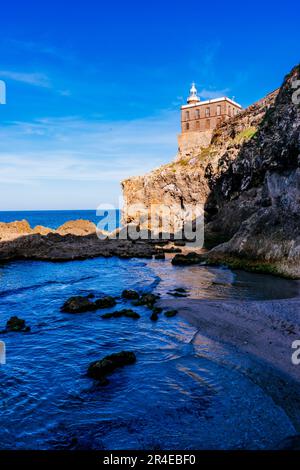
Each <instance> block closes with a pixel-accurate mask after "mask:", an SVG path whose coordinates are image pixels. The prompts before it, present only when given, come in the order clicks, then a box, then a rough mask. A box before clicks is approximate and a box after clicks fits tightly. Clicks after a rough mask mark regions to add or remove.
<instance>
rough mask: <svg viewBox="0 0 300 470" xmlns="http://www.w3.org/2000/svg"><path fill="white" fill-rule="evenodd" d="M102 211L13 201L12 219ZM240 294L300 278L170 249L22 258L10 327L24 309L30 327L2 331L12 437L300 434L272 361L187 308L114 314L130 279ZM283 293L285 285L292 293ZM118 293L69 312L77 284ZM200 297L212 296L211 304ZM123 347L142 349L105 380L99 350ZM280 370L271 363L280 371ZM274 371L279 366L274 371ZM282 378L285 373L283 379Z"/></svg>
mask: <svg viewBox="0 0 300 470" xmlns="http://www.w3.org/2000/svg"><path fill="white" fill-rule="evenodd" d="M78 218H83V219H88V220H91V221H93V222H95V223H97V216H96V214H95V212H94V211H44V212H42V211H40V212H30V211H29V212H11V213H10V212H1V213H0V221H2V222H10V221H13V220H22V219H26V220H28V221H29V223H30V224H31V226H34V225H45V226H48V227H51V228H57V227H58V226H59V225H62V224H63V223H64V222H66V221H68V220H70V219H71V220H75V219H78ZM178 287H181V288H185V289H187V291H188V296H189V297H191V298H194V299H218V300H222V299H224V300H227V299H236V300H240V301H244V300H245V299H247V300H257V299H260V300H262V299H276V298H278V297H282V295H284V296H285V297H293V296H295V295H298V294H299V284H298V283H296V282H294V281H289V280H284V279H279V278H275V277H272V276H267V275H259V274H249V273H243V272H239V271H231V270H229V269H226V268H221V267H220V268H217V267H207V266H191V267H180V266H173V265H172V264H171V262H170V259H169V258H167V259H166V260H149V259H148V260H143V259H134V258H133V259H119V258H116V257H111V258H101V257H99V258H95V259H87V260H75V261H68V262H62V263H60V262H55V263H52V262H44V261H31V260H27V261H26V260H25V261H24V260H22V261H11V262H8V263H2V264H1V265H0V330H1V329H3V328H4V327H5V324H6V322H7V320H8V319H9V318H10V317H11V316H13V315H17V316H18V317H20V318H23V319H24V320H26V324H27V325H29V326H30V327H31V331H30V332H29V333H6V334H5V333H0V340H2V341H5V344H6V353H7V354H6V364H5V365H0V422H1V437H0V449H10V450H12V449H14V450H15V449H24V450H25V449H40V450H61V449H66V450H67V449H70V450H72V449H86V450H88V449H89V450H90V449H94V450H96V449H98V450H114V449H146V450H164V449H172V450H173V449H174V450H176V449H189V450H193V449H273V448H277V446H278V444H279V443H280V442H281V441H282V440H283V439H285V438H286V437H288V436H290V435H294V434H296V430H295V427H294V424H293V422H292V421H291V418H290V410H288V409H286V407H285V404H284V400H282V401H280V400H279V399H278V394H277V391H276V390H273V389H272V386H271V385H270V382H268V383H267V384H266V385H264V384H265V382H266V374H267V371H268V367H267V366H266V365H265V364H261V363H259V362H258V361H257V360H256V359H255V358H251V357H248V356H247V357H245V356H244V355H242V354H241V353H238V352H237V351H236V350H235V349H234V348H231V347H229V346H228V345H225V344H222V343H221V342H219V341H218V340H217V339H215V338H214V339H212V338H209V337H207V336H206V335H205V333H204V332H202V331H199V330H198V329H197V328H196V327H195V326H193V325H192V324H190V323H188V322H187V321H186V320H184V319H183V318H181V317H180V316H179V315H176V316H174V317H172V318H167V317H165V316H164V314H163V313H161V314H160V315H159V319H158V321H157V322H153V321H151V320H150V314H151V312H150V311H149V310H148V309H147V308H145V307H142V306H141V307H134V308H135V309H136V311H138V313H139V314H140V315H141V318H140V319H138V320H134V319H131V318H112V319H103V318H102V317H101V315H102V314H103V313H106V312H108V311H112V310H114V309H118V310H119V309H121V308H131V307H132V306H131V304H130V302H129V301H124V300H122V298H121V293H122V290H123V289H136V290H137V291H139V292H140V293H145V292H154V293H157V294H160V295H161V297H162V298H173V299H174V302H175V305H176V299H175V298H174V297H172V295H171V293H172V291H174V289H175V288H178ZM282 293H283V294H282ZM88 294H93V295H94V296H95V297H96V298H98V297H101V296H103V295H113V296H115V297H117V306H116V307H115V308H113V309H104V310H98V311H93V312H86V313H82V314H78V315H72V314H69V313H63V312H62V311H61V306H62V305H63V303H64V302H65V301H66V300H67V299H68V298H69V297H71V296H74V295H88ZM199 308H201V307H200V304H199ZM121 350H130V351H134V352H135V354H136V357H137V361H136V363H135V364H134V365H130V366H127V367H124V368H122V369H120V370H118V371H116V372H115V373H114V374H112V375H111V376H110V377H109V384H108V385H107V386H99V385H98V384H97V382H95V381H94V380H93V379H90V378H89V377H88V376H87V368H88V366H89V364H90V363H91V362H92V361H95V360H98V359H101V358H103V357H104V356H106V355H108V354H112V353H114V352H118V351H121ZM271 372H272V371H270V374H271ZM272 373H273V372H272ZM281 387H282V382H281Z"/></svg>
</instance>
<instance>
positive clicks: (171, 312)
mask: <svg viewBox="0 0 300 470" xmlns="http://www.w3.org/2000/svg"><path fill="white" fill-rule="evenodd" d="M177 313H178V312H177V310H175V309H174V310H167V311H166V312H165V316H166V317H169V318H170V317H175V315H177Z"/></svg>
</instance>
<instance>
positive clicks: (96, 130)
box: [0, 111, 179, 210]
mask: <svg viewBox="0 0 300 470" xmlns="http://www.w3.org/2000/svg"><path fill="white" fill-rule="evenodd" d="M178 119H179V118H178V113H177V112H173V111H165V112H162V113H161V114H160V115H158V116H155V117H148V118H145V119H139V120H133V121H117V122H114V121H112V122H103V121H88V120H84V119H82V118H79V117H76V116H69V117H65V118H57V119H53V118H45V119H40V120H37V121H33V122H13V123H10V124H9V125H7V126H5V127H3V126H2V127H1V128H0V183H1V184H0V201H1V202H0V210H1V209H2V210H5V208H7V206H5V202H4V201H5V200H6V201H7V200H8V194H10V196H9V197H10V199H11V198H14V197H17V196H16V195H17V194H18V198H22V199H23V201H21V202H18V201H17V200H16V201H12V200H10V207H13V208H14V209H15V210H16V209H18V208H20V207H19V204H21V205H22V204H23V203H24V200H26V201H27V206H26V207H27V208H41V209H43V208H44V207H45V201H51V200H52V199H53V193H54V188H55V191H56V192H57V194H58V193H60V194H64V200H60V201H58V202H57V203H56V207H53V206H51V204H50V202H47V208H49V206H51V207H52V208H53V209H55V208H57V207H59V208H68V207H73V208H76V207H81V205H80V201H81V199H80V198H81V195H80V192H81V191H82V192H84V193H85V194H84V197H85V200H86V201H87V202H86V205H85V207H94V205H92V204H94V199H95V185H96V186H97V188H98V189H97V203H98V202H99V200H104V199H105V200H106V201H108V202H109V201H110V200H113V199H114V198H116V197H117V196H118V194H120V192H121V190H120V181H121V180H122V179H125V178H128V177H129V176H133V175H138V174H144V173H145V172H148V171H150V170H151V169H153V168H154V167H157V166H159V165H161V164H163V163H167V162H169V161H170V160H171V159H172V158H173V157H174V156H175V153H176V149H177V135H176V134H177V132H178V131H179V120H178ZM77 183H78V184H77ZM74 185H76V187H77V188H78V189H77V194H76V191H75V190H72V191H71V188H73V189H74ZM21 188H23V190H22V189H21ZM68 188H69V189H70V191H69V190H68ZM8 189H9V192H7V191H8ZM20 193H21V194H22V195H21V196H20ZM24 198H25V199H24ZM41 201H44V202H41ZM88 201H91V202H90V203H88ZM22 207H23V206H22ZM51 207H50V208H51Z"/></svg>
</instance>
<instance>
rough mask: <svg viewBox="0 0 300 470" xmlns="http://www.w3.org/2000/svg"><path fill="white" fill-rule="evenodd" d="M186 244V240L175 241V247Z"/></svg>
mask: <svg viewBox="0 0 300 470" xmlns="http://www.w3.org/2000/svg"><path fill="white" fill-rule="evenodd" d="M185 245H186V243H185V241H184V240H175V241H174V246H185Z"/></svg>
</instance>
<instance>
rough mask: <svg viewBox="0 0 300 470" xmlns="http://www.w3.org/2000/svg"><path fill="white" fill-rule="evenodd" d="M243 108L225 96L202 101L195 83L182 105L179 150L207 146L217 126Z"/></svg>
mask: <svg viewBox="0 0 300 470" xmlns="http://www.w3.org/2000/svg"><path fill="white" fill-rule="evenodd" d="M241 110H242V107H241V106H240V105H239V104H238V103H236V102H235V101H233V100H231V99H230V98H227V97H225V96H224V97H221V98H216V99H212V100H206V101H201V100H200V98H199V97H198V95H197V89H196V87H195V84H194V83H193V84H192V87H191V89H190V96H189V97H188V99H187V104H185V105H183V106H181V134H180V135H179V136H178V147H179V151H180V152H183V153H186V152H189V151H190V150H191V149H193V148H195V147H199V146H202V147H207V146H208V145H209V144H210V140H211V136H212V131H213V130H214V129H215V127H216V126H217V125H218V124H219V123H221V122H222V121H224V120H225V119H229V118H231V117H232V116H235V115H236V114H238V113H239V112H240V111H241Z"/></svg>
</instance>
